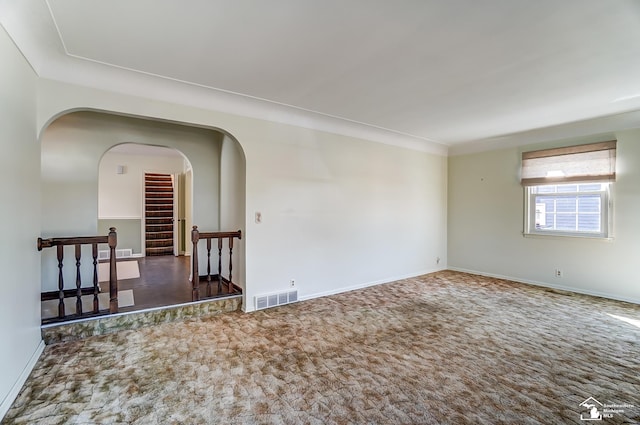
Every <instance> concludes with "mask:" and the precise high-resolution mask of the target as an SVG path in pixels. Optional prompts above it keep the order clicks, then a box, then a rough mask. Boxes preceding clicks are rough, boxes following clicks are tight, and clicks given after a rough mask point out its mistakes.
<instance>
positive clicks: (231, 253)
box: [227, 236, 233, 294]
mask: <svg viewBox="0 0 640 425" xmlns="http://www.w3.org/2000/svg"><path fill="white" fill-rule="evenodd" d="M232 257H233V236H230V237H229V284H228V286H227V289H228V292H229V293H230V294H231V293H232V292H233V280H231V270H232V269H233V264H232V260H231V259H232Z"/></svg>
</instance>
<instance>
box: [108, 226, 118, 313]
mask: <svg viewBox="0 0 640 425" xmlns="http://www.w3.org/2000/svg"><path fill="white" fill-rule="evenodd" d="M108 240H109V313H112V314H113V313H117V312H118V272H117V270H116V246H117V245H118V235H117V234H116V228H115V227H111V228H110V229H109V239H108Z"/></svg>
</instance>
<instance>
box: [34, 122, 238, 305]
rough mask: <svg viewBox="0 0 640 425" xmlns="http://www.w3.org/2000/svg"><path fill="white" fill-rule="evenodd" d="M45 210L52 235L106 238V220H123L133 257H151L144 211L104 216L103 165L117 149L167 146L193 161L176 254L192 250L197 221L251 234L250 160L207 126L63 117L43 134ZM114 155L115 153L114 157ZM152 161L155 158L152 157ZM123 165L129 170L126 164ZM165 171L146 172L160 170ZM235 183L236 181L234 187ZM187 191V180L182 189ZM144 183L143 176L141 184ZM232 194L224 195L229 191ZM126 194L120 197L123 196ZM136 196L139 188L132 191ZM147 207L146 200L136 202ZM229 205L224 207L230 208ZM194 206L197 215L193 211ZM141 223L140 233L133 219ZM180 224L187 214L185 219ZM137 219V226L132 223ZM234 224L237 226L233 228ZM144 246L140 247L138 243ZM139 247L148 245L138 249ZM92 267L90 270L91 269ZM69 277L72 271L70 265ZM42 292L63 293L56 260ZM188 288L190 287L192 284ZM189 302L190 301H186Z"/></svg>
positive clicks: (123, 244)
mask: <svg viewBox="0 0 640 425" xmlns="http://www.w3.org/2000/svg"><path fill="white" fill-rule="evenodd" d="M41 142H42V163H41V164H42V173H41V175H42V186H43V192H42V205H43V217H45V218H44V219H43V221H42V228H41V234H42V235H43V236H45V237H62V236H74V235H96V234H100V233H104V231H101V230H104V229H102V227H106V226H108V225H109V224H107V223H103V222H102V220H103V219H116V220H122V221H121V222H120V223H118V224H117V225H116V226H114V227H117V228H118V247H119V248H121V249H127V248H129V249H131V251H132V254H135V253H137V254H138V255H141V256H143V255H145V254H144V253H143V251H142V247H143V246H144V243H143V239H142V230H140V229H142V224H141V223H142V221H143V217H142V216H141V213H140V214H135V213H131V214H130V215H129V213H126V212H124V213H118V214H115V215H112V216H110V217H107V216H105V214H104V211H102V207H103V205H102V200H100V199H99V198H100V192H101V191H100V188H99V187H100V180H101V179H100V178H99V177H100V174H101V172H100V168H101V166H102V162H103V161H102V160H103V158H104V157H105V155H107V153H108V152H109V151H110V150H111V149H112V148H114V147H116V149H115V152H117V151H118V148H117V146H124V145H130V146H133V145H142V146H146V147H151V146H154V147H161V148H165V149H172V150H175V151H179V152H181V153H182V157H183V160H184V161H185V163H186V164H188V165H185V166H184V168H182V171H185V170H186V172H184V173H183V174H184V184H185V186H186V187H192V190H191V191H190V192H189V191H186V193H185V199H184V208H185V211H184V213H185V216H184V217H185V218H184V222H180V223H179V224H178V225H179V226H180V228H184V232H183V236H182V237H181V238H178V239H177V240H176V243H177V245H178V248H177V250H175V251H173V253H176V252H177V253H182V252H184V253H186V254H187V255H188V254H189V251H190V243H189V242H190V239H189V237H188V235H189V230H190V228H191V225H192V224H197V225H198V226H199V228H200V229H201V230H204V231H220V230H239V229H242V230H244V216H245V214H244V203H245V191H244V174H245V168H244V167H245V165H244V164H245V159H244V153H243V150H242V148H241V147H240V145H239V143H238V142H237V141H236V140H235V139H234V138H233V137H231V136H229V135H228V134H226V133H224V132H222V131H220V130H217V129H212V128H200V127H193V126H188V125H182V124H179V123H169V122H165V121H157V120H152V119H147V118H139V117H130V116H122V115H116V114H111V113H108V112H96V111H75V112H70V113H68V114H66V115H61V116H59V117H58V118H56V119H55V120H53V121H52V122H51V123H50V124H49V125H48V127H47V128H46V129H44V130H43V131H42V135H41ZM112 153H113V152H112ZM145 155H146V156H150V155H149V153H147V154H145ZM127 165H129V164H128V163H126V162H122V163H117V162H116V163H112V164H111V166H109V167H108V170H107V172H108V173H111V174H112V175H113V176H117V175H118V173H119V172H122V173H123V174H121V175H120V176H121V177H122V176H123V175H127V173H130V172H131V171H132V169H131V168H127ZM118 166H122V167H118ZM157 169H158V168H157V167H151V168H148V169H147V170H146V171H157ZM228 178H234V179H235V180H234V181H233V182H232V183H230V182H228V181H227V179H228ZM176 182H177V183H178V186H180V184H181V183H180V177H177V178H175V180H174V184H175V183H176ZM138 185H139V186H140V187H142V185H143V179H142V178H140V182H139V183H138ZM223 192H224V195H223V194H222V193H223ZM113 193H115V195H113V196H114V197H115V198H114V197H112V198H110V199H107V200H106V201H105V202H107V204H108V205H111V206H113V205H117V204H122V202H121V200H118V199H116V198H117V197H123V196H125V195H123V193H122V192H112V194H113ZM118 193H120V194H118ZM127 193H129V195H127V196H130V194H131V191H128V192H127ZM136 202H137V203H138V204H137V205H138V206H140V208H141V211H142V208H144V202H142V200H141V199H138V200H137V201H136V200H134V201H133V203H132V204H131V205H135V204H136ZM223 204H224V205H223ZM189 208H191V211H189ZM136 219H137V220H138V223H139V224H138V230H137V231H135V232H133V231H132V232H128V231H125V229H127V228H129V229H134V228H135V227H136V226H135V224H132V221H133V220H136ZM178 219H180V217H178ZM126 220H129V223H125V221H126ZM228 226H232V227H228ZM136 242H137V243H136ZM135 245H137V246H139V247H140V248H139V249H138V250H136V249H135V248H132V247H135ZM244 252H245V251H244V246H243V245H242V246H241V247H240V249H237V250H236V251H234V257H235V256H236V255H237V256H238V258H234V283H236V284H237V285H238V286H240V287H241V288H242V289H244V270H245V265H244ZM83 267H84V265H83ZM67 269H68V270H69V272H71V271H72V267H69V268H67V267H65V273H66V270H67ZM42 270H43V273H42V290H43V292H46V291H51V290H55V289H56V281H57V280H56V273H57V269H56V267H55V256H53V257H52V256H51V255H50V253H43V255H42ZM73 281H74V278H73V276H65V282H69V283H71V284H72V283H73ZM185 284H188V283H187V282H185ZM182 302H184V301H182Z"/></svg>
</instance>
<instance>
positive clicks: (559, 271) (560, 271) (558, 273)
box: [555, 269, 562, 277]
mask: <svg viewBox="0 0 640 425" xmlns="http://www.w3.org/2000/svg"><path fill="white" fill-rule="evenodd" d="M555 276H556V277H562V270H560V269H556V274H555Z"/></svg>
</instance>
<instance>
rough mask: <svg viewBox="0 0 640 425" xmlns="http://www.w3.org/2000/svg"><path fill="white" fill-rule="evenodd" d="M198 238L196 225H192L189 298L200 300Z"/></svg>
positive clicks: (198, 233)
mask: <svg viewBox="0 0 640 425" xmlns="http://www.w3.org/2000/svg"><path fill="white" fill-rule="evenodd" d="M199 240H200V232H199V231H198V226H193V230H192V231H191V242H192V243H193V250H192V252H191V285H192V290H191V300H192V301H200V274H199V271H198V241H199Z"/></svg>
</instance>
